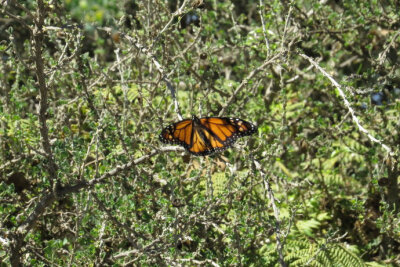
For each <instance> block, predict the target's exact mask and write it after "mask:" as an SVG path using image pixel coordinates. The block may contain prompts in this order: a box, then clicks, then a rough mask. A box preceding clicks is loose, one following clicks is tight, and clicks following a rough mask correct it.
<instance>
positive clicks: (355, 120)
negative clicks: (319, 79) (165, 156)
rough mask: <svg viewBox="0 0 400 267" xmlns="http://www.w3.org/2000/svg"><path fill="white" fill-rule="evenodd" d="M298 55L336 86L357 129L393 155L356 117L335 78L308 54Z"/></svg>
mask: <svg viewBox="0 0 400 267" xmlns="http://www.w3.org/2000/svg"><path fill="white" fill-rule="evenodd" d="M300 56H301V57H303V58H304V59H306V60H308V61H309V62H310V63H311V64H312V65H314V67H315V68H317V69H318V70H319V71H320V72H321V73H322V74H323V75H324V76H325V77H327V78H328V79H329V80H330V81H331V83H332V84H333V85H334V86H335V87H336V89H337V90H338V92H339V94H340V96H341V97H342V99H343V102H344V104H345V106H346V107H347V109H348V110H349V112H350V114H351V118H352V119H353V121H354V123H355V124H356V125H357V127H358V129H359V130H360V132H362V133H364V134H366V135H367V137H368V138H369V139H370V140H371V141H372V142H375V143H378V144H380V145H381V146H382V147H383V148H384V149H385V150H386V151H387V153H388V154H389V155H390V156H394V153H393V152H392V149H391V148H390V147H389V146H387V145H385V144H384V143H383V142H382V141H381V140H378V139H377V138H375V137H374V136H373V135H371V134H370V133H369V132H368V131H367V130H366V129H365V128H364V127H363V126H362V125H361V124H360V121H359V119H358V118H357V116H356V114H355V112H354V110H353V108H352V107H351V104H350V102H349V101H348V100H347V98H346V95H345V94H344V92H343V90H342V88H341V86H340V84H339V83H338V82H337V81H335V79H333V78H332V76H331V75H329V74H328V73H327V72H326V71H325V70H324V69H323V68H321V67H320V66H319V65H318V63H317V62H315V61H314V60H313V59H312V58H310V57H309V56H307V55H305V54H301V53H300Z"/></svg>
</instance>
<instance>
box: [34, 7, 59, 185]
mask: <svg viewBox="0 0 400 267" xmlns="http://www.w3.org/2000/svg"><path fill="white" fill-rule="evenodd" d="M45 17H46V10H45V6H44V3H43V1H42V0H39V1H38V10H37V19H35V20H34V21H35V28H34V29H33V39H32V43H33V57H34V61H35V65H36V70H35V72H36V76H37V80H38V83H39V95H40V102H39V130H40V135H41V139H42V140H41V141H42V146H43V150H44V151H45V153H46V157H47V160H48V162H49V164H48V165H47V169H48V172H49V177H50V182H51V183H52V185H53V186H54V185H55V184H56V183H54V181H57V169H58V167H57V165H56V163H55V162H54V157H53V153H52V151H51V145H50V140H49V129H48V128H47V123H46V118H47V107H48V105H47V93H48V87H47V85H46V78H45V77H46V76H45V73H44V61H43V55H42V48H43V47H44V46H43V38H44V32H43V25H44V19H45Z"/></svg>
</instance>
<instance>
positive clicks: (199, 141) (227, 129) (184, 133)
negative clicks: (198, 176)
mask: <svg viewBox="0 0 400 267" xmlns="http://www.w3.org/2000/svg"><path fill="white" fill-rule="evenodd" d="M256 130H257V127H256V126H255V125H253V124H251V123H249V122H247V121H244V120H241V119H238V118H228V117H204V118H198V117H196V116H193V117H192V119H185V120H182V121H179V122H176V123H174V124H171V125H170V126H168V127H166V128H164V130H162V132H161V134H160V140H161V141H162V142H164V143H168V144H178V145H181V146H183V147H184V148H185V149H186V150H187V151H188V152H190V153H191V154H194V155H198V156H206V155H209V154H211V153H213V152H221V151H223V150H225V149H227V148H228V147H230V146H231V145H232V144H233V143H234V142H235V141H236V139H237V138H239V137H241V136H246V135H251V134H253V133H254V132H256Z"/></svg>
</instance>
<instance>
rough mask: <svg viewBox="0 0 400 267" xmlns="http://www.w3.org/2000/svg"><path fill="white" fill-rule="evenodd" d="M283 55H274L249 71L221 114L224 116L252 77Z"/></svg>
mask: <svg viewBox="0 0 400 267" xmlns="http://www.w3.org/2000/svg"><path fill="white" fill-rule="evenodd" d="M280 56H281V53H278V54H276V55H275V56H273V57H272V58H270V59H267V60H265V61H264V63H263V64H261V65H260V66H258V67H257V68H255V69H254V70H253V71H251V72H250V73H249V75H247V77H246V78H244V79H243V81H242V82H241V83H240V84H239V86H238V87H237V88H236V89H235V91H234V92H233V94H232V96H231V97H230V98H229V99H228V101H227V102H226V104H225V105H224V106H223V107H222V109H221V111H220V112H219V116H222V115H223V114H224V113H225V110H226V108H227V107H229V106H230V105H231V104H232V102H233V100H234V99H235V98H236V97H237V94H238V93H239V92H240V91H241V90H242V89H243V87H244V86H245V85H247V83H248V82H249V80H250V79H251V78H253V77H254V75H256V74H257V73H258V72H260V71H261V70H263V69H264V68H265V67H266V66H268V65H269V64H271V63H273V62H274V61H275V60H276V59H277V58H279V57H280Z"/></svg>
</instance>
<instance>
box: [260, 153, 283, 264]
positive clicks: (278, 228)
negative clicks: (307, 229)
mask: <svg viewBox="0 0 400 267" xmlns="http://www.w3.org/2000/svg"><path fill="white" fill-rule="evenodd" d="M254 166H255V167H256V169H257V170H258V171H259V172H260V174H261V176H262V178H263V181H264V186H265V189H266V190H267V196H268V199H269V201H270V202H271V205H272V209H273V211H274V217H275V233H276V249H277V250H278V255H279V263H280V265H281V266H282V267H286V266H287V264H286V262H285V259H284V256H283V246H284V244H283V242H282V233H281V221H280V218H279V216H280V215H279V209H278V207H277V205H276V203H275V200H276V199H275V196H274V193H273V191H272V189H271V186H270V184H269V181H267V179H266V177H265V176H266V174H265V172H264V171H263V169H262V167H261V164H260V163H259V162H258V161H256V160H254Z"/></svg>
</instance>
